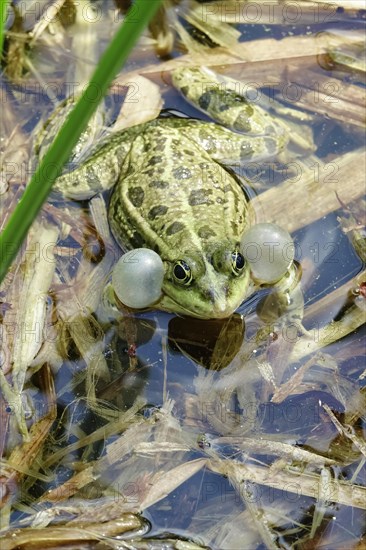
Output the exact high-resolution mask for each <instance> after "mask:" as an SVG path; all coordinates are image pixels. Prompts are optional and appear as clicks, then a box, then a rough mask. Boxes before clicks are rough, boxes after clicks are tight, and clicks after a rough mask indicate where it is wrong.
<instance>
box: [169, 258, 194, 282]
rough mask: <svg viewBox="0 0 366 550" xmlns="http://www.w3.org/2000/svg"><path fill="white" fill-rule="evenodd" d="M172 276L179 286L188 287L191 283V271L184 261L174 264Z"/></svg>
mask: <svg viewBox="0 0 366 550" xmlns="http://www.w3.org/2000/svg"><path fill="white" fill-rule="evenodd" d="M173 276H174V279H175V281H176V282H177V283H179V284H180V285H184V286H188V285H190V284H191V283H192V280H193V276H192V270H191V268H190V267H189V265H188V264H187V263H186V262H185V261H184V260H178V261H176V262H175V264H174V268H173Z"/></svg>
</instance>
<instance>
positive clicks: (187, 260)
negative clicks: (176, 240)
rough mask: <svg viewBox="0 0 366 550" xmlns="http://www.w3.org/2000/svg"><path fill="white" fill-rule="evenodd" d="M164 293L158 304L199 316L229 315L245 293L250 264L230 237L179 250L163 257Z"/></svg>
mask: <svg viewBox="0 0 366 550" xmlns="http://www.w3.org/2000/svg"><path fill="white" fill-rule="evenodd" d="M164 264H165V276H164V282H163V288H162V290H163V296H162V298H161V299H160V301H159V304H158V307H159V308H161V309H163V310H165V311H171V312H174V313H178V314H183V315H188V316H191V317H199V318H202V319H215V318H216V319H221V318H226V317H229V316H230V315H231V314H232V313H234V311H235V310H236V309H237V308H238V307H239V305H240V304H241V303H242V301H243V300H244V298H245V297H246V296H247V295H248V290H249V286H250V268H249V266H248V265H247V264H246V262H245V260H244V257H243V256H242V254H241V253H240V251H239V243H232V242H230V240H227V241H224V242H221V243H218V244H215V245H212V246H211V247H208V248H207V249H205V251H204V252H203V251H202V250H199V249H194V250H187V251H182V252H180V253H179V257H177V258H172V257H170V258H169V259H164Z"/></svg>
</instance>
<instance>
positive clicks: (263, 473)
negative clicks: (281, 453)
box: [207, 460, 366, 510]
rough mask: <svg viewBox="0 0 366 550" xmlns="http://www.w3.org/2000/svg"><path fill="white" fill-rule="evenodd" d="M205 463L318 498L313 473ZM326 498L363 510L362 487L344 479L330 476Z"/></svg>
mask: <svg viewBox="0 0 366 550" xmlns="http://www.w3.org/2000/svg"><path fill="white" fill-rule="evenodd" d="M207 466H208V467H209V468H210V469H211V470H212V471H213V472H216V473H219V474H221V475H226V476H228V478H229V479H231V477H232V476H234V477H236V476H238V475H239V476H240V477H241V479H242V480H243V481H251V482H253V483H258V484H259V485H265V486H269V487H273V488H274V489H277V490H278V489H284V490H285V491H289V492H291V493H296V494H298V495H302V496H308V497H311V498H315V499H316V498H318V495H319V486H320V476H319V474H316V473H314V472H311V473H309V472H303V471H297V470H295V469H293V470H291V469H289V468H288V469H286V470H281V471H273V470H271V469H270V468H268V467H262V466H257V465H254V464H245V465H244V464H240V463H238V462H234V461H229V460H212V461H211V462H208V464H207ZM327 500H328V501H329V502H335V503H338V504H343V505H345V506H351V507H353V506H354V507H356V508H361V509H362V510H365V509H366V487H362V486H359V485H353V484H351V483H347V482H344V481H338V480H336V479H332V480H331V482H330V483H329V485H328V495H327Z"/></svg>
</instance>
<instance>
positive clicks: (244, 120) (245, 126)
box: [233, 105, 253, 132]
mask: <svg viewBox="0 0 366 550" xmlns="http://www.w3.org/2000/svg"><path fill="white" fill-rule="evenodd" d="M252 114H253V108H252V107H250V106H249V105H248V106H247V109H246V110H245V112H243V113H240V115H239V116H238V117H237V118H236V120H235V122H234V124H233V128H234V130H238V131H239V132H248V131H249V130H251V124H250V118H251V116H252Z"/></svg>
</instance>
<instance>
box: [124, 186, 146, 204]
mask: <svg viewBox="0 0 366 550" xmlns="http://www.w3.org/2000/svg"><path fill="white" fill-rule="evenodd" d="M127 196H128V198H129V199H130V201H131V202H132V204H133V205H134V206H136V208H138V207H140V206H141V205H142V203H143V202H144V198H145V193H144V190H143V189H142V187H131V188H130V189H129V190H128V193H127Z"/></svg>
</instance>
